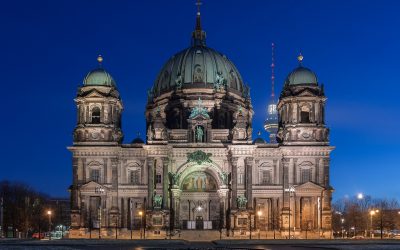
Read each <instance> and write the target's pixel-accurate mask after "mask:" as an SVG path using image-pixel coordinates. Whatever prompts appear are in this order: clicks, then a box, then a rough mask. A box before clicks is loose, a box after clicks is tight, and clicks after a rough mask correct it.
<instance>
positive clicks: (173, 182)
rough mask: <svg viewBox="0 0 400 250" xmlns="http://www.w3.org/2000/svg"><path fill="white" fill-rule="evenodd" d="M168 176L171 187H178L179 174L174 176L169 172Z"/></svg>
mask: <svg viewBox="0 0 400 250" xmlns="http://www.w3.org/2000/svg"><path fill="white" fill-rule="evenodd" d="M168 175H169V179H170V181H171V185H172V186H175V185H179V179H180V177H181V173H180V174H178V173H176V174H175V173H172V172H169V173H168Z"/></svg>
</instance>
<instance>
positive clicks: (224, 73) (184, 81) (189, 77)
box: [153, 45, 243, 96]
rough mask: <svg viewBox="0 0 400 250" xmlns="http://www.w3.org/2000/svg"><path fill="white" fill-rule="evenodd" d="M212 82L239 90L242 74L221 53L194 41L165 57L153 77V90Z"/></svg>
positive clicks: (205, 85) (188, 86)
mask: <svg viewBox="0 0 400 250" xmlns="http://www.w3.org/2000/svg"><path fill="white" fill-rule="evenodd" d="M214 84H221V85H223V86H226V88H227V89H231V90H236V91H239V92H242V91H243V80H242V77H241V76H240V73H239V71H238V70H237V69H236V67H235V65H234V64H233V63H232V62H231V61H230V60H229V59H228V58H227V57H226V56H225V55H223V54H221V53H220V52H218V51H216V50H214V49H211V48H209V47H206V46H202V45H195V46H192V47H189V48H187V49H185V50H183V51H181V52H179V53H177V54H175V55H174V56H172V57H171V58H170V59H169V60H168V61H167V63H166V64H165V65H164V67H163V68H162V69H161V71H160V73H159V74H158V77H157V79H156V81H155V84H154V86H153V94H154V95H155V96H158V95H160V94H162V93H165V92H169V91H171V90H174V89H176V88H190V87H196V88H199V87H201V86H204V88H210V87H211V88H212V87H213V86H214Z"/></svg>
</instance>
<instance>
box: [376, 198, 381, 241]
mask: <svg viewBox="0 0 400 250" xmlns="http://www.w3.org/2000/svg"><path fill="white" fill-rule="evenodd" d="M382 207H383V206H382V204H381V210H378V209H377V210H375V212H376V213H380V214H379V215H380V219H381V239H383V209H382Z"/></svg>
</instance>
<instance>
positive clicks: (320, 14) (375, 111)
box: [0, 0, 400, 199]
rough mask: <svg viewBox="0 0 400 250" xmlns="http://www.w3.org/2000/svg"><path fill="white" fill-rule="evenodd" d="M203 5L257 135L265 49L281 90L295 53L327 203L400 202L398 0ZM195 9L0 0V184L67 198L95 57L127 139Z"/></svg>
mask: <svg viewBox="0 0 400 250" xmlns="http://www.w3.org/2000/svg"><path fill="white" fill-rule="evenodd" d="M203 2H204V3H203V5H202V22H203V28H204V30H205V31H206V32H207V45H208V46H210V47H212V48H215V49H217V50H218V51H221V52H222V53H224V54H226V55H227V56H228V58H230V59H231V60H232V61H233V62H234V63H235V64H236V66H237V68H238V69H239V71H240V72H241V75H242V77H243V78H244V80H245V81H246V82H247V83H248V84H249V85H250V86H251V89H252V92H251V95H252V102H253V106H254V111H255V117H254V121H253V125H254V136H255V134H256V132H257V131H259V130H262V124H263V121H264V119H265V110H266V105H267V102H268V98H269V95H270V68H269V66H270V61H271V48H270V45H271V42H275V44H276V84H277V86H276V92H277V94H278V93H279V92H280V90H281V88H282V83H283V81H284V79H285V77H286V75H287V74H288V73H289V72H290V71H291V70H292V69H293V68H295V67H296V66H297V61H296V56H297V55H298V53H299V51H302V53H303V55H304V65H305V66H306V67H309V68H311V69H312V70H313V71H315V72H316V73H317V75H318V78H319V81H320V82H321V83H324V84H325V92H326V95H327V96H328V105H327V111H326V114H327V123H328V126H329V127H330V128H331V137H330V138H331V144H332V145H334V146H336V149H335V150H334V152H333V153H332V160H331V182H332V186H333V187H334V188H335V189H336V191H335V193H334V198H335V199H338V198H341V197H343V196H345V195H349V196H353V195H355V194H356V193H358V192H363V193H365V194H370V195H372V196H374V197H387V198H399V196H400V182H399V181H398V179H399V177H400V174H399V173H400V171H399V167H400V165H399V163H398V162H399V161H398V157H399V155H400V154H399V152H400V144H399V141H400V129H399V124H400V112H399V110H400V102H399V98H398V93H399V92H400V84H399V69H400V66H399V61H400V45H399V44H400V42H399V40H400V29H399V27H400V18H399V16H398V10H399V8H400V2H398V1H361V0H360V1H348V0H345V1H344V0H343V1H333V0H331V1H320V0H316V1H311V0H310V1H299V0H292V1H261V0H258V1H256V0H246V1H244V0H243V1H232V0H218V1H211V0H204V1H203ZM195 12H196V10H195V4H194V0H175V1H161V0H159V1H140V2H139V1H128V0H124V1H122V0H121V1H111V0H109V1H100V0H96V1H94V0H80V1H70V0H69V1H52V0H48V1H19V0H15V1H3V2H2V6H1V8H0V30H1V39H0V49H1V60H0V71H1V74H0V75H1V83H2V84H1V85H2V88H3V97H2V99H1V101H2V107H3V108H2V112H3V113H2V122H1V123H0V126H1V127H0V128H1V131H3V135H2V140H3V143H2V144H1V145H2V146H1V172H0V179H10V180H18V181H23V182H26V183H28V184H30V185H32V186H33V187H35V188H37V189H38V190H40V191H43V192H46V193H49V194H51V195H53V196H67V195H68V193H67V188H68V186H69V185H70V183H71V179H72V177H71V173H72V167H71V154H70V152H69V151H68V150H67V149H66V147H67V146H69V145H71V144H72V131H73V128H74V126H75V122H76V110H75V105H74V102H73V99H74V97H75V95H76V90H77V88H78V86H80V85H81V84H82V80H83V78H84V76H85V75H86V73H87V72H88V71H89V70H92V69H93V68H95V67H97V62H96V57H97V55H98V54H99V53H101V54H102V55H103V56H104V63H103V65H104V67H105V68H106V69H107V70H108V71H109V72H110V73H111V74H112V75H113V77H114V79H115V80H116V82H117V86H118V88H119V90H120V93H121V95H122V99H123V103H124V106H125V110H124V114H123V129H124V132H125V142H130V141H131V140H132V139H133V138H134V137H136V133H137V131H141V133H142V135H143V134H144V132H145V122H144V108H145V102H146V89H148V88H150V87H151V86H152V83H153V81H154V80H155V78H156V76H157V74H158V71H159V70H160V69H161V67H162V65H163V64H164V62H165V61H166V60H167V59H168V58H169V57H170V56H172V55H173V54H174V53H176V52H178V51H180V50H182V49H184V48H186V47H187V46H189V43H190V34H191V31H192V30H193V27H194V21H195ZM263 136H264V137H265V138H267V136H268V135H267V134H266V133H263Z"/></svg>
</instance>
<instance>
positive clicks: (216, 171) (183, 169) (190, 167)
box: [177, 162, 224, 188]
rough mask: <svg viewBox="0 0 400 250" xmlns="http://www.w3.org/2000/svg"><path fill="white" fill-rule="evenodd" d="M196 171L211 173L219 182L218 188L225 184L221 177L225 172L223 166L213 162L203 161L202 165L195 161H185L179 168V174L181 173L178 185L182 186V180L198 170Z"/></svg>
mask: <svg viewBox="0 0 400 250" xmlns="http://www.w3.org/2000/svg"><path fill="white" fill-rule="evenodd" d="M196 171H203V172H206V173H208V174H210V175H211V176H212V177H213V178H214V179H215V181H216V182H217V185H218V188H220V187H221V186H223V185H224V183H223V180H222V179H221V174H222V172H223V171H222V168H221V167H220V166H218V165H217V164H215V163H213V162H211V163H202V164H200V165H199V164H197V163H194V162H187V163H184V164H183V165H181V166H180V167H179V168H178V170H177V174H178V175H180V178H179V183H178V185H179V186H180V185H181V184H182V181H183V180H184V179H185V178H186V177H187V176H188V175H189V174H191V173H193V172H196Z"/></svg>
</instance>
